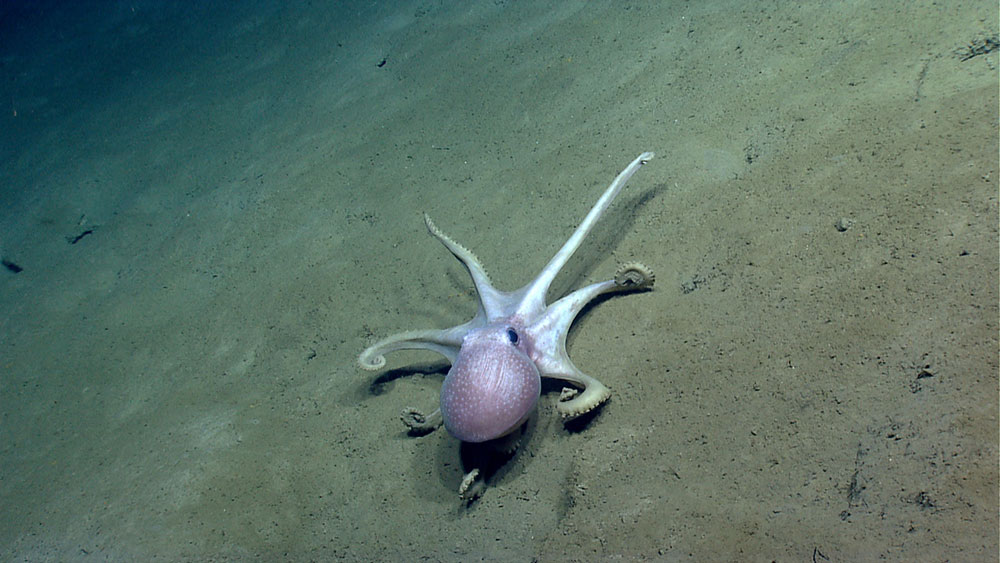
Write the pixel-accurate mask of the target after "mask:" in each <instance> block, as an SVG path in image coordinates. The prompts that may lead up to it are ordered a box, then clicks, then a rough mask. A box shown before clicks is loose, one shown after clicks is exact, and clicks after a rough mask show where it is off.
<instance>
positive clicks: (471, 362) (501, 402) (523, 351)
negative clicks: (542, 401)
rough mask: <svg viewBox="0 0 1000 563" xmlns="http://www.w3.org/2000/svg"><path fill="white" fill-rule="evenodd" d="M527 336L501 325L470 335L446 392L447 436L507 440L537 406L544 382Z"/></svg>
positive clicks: (447, 380)
mask: <svg viewBox="0 0 1000 563" xmlns="http://www.w3.org/2000/svg"><path fill="white" fill-rule="evenodd" d="M530 356H531V342H530V341H529V338H527V337H526V334H525V333H524V331H523V330H522V329H521V328H519V327H517V326H513V325H512V324H509V323H504V322H499V323H494V324H490V325H487V326H485V327H482V328H479V329H476V330H473V331H470V332H469V333H468V334H467V335H466V336H465V338H464V339H463V340H462V348H461V350H459V352H458V358H457V359H456V360H455V363H454V364H452V366H451V370H449V371H448V375H447V377H445V380H444V385H443V386H442V387H441V414H442V415H443V416H444V426H445V428H447V429H448V432H449V433H450V434H451V435H452V436H454V437H456V438H458V439H459V440H462V441H464V442H485V441H487V440H493V439H495V438H500V437H502V436H505V435H507V434H509V433H511V432H513V431H514V430H516V429H517V428H518V427H520V426H521V424H523V423H524V421H525V420H527V418H528V416H530V415H531V412H532V411H533V410H534V408H535V404H536V403H537V402H538V395H539V393H540V392H541V377H540V376H539V373H538V367H537V366H536V365H535V363H534V362H533V361H532V360H531V357H530Z"/></svg>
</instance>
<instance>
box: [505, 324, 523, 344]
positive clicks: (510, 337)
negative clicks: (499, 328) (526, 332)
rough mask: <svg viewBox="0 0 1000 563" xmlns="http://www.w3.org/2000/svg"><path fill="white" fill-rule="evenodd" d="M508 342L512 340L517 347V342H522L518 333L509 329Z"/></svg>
mask: <svg viewBox="0 0 1000 563" xmlns="http://www.w3.org/2000/svg"><path fill="white" fill-rule="evenodd" d="M507 340H510V343H511V344H513V345H515V346H517V341H518V340H520V337H519V336H518V335H517V331H516V330H514V329H513V328H508V329H507Z"/></svg>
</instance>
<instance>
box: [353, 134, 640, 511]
mask: <svg viewBox="0 0 1000 563" xmlns="http://www.w3.org/2000/svg"><path fill="white" fill-rule="evenodd" d="M652 158H653V153H651V152H644V153H642V154H640V155H639V156H638V157H636V158H635V160H633V161H632V162H631V163H629V165H628V166H627V167H625V169H624V170H622V171H621V173H619V174H618V176H617V177H616V178H615V179H614V181H613V182H611V185H610V186H608V188H607V189H606V190H605V191H604V194H603V195H601V197H600V199H598V200H597V203H596V204H594V206H593V208H591V210H590V212H589V213H587V216H586V217H585V218H584V219H583V221H582V222H581V223H580V224H579V226H577V228H576V230H575V231H574V232H573V234H572V235H571V236H570V237H569V239H568V240H567V241H566V243H565V244H563V246H562V248H560V249H559V251H558V252H556V254H555V256H553V257H552V259H551V260H549V262H548V264H546V265H545V267H544V268H542V270H541V272H540V273H539V274H538V275H537V276H536V277H535V279H534V280H532V281H531V282H529V283H528V284H527V285H525V286H524V287H522V288H521V289H518V290H516V291H511V292H506V291H501V290H499V289H497V288H495V287H494V286H493V283H492V282H491V281H490V278H489V277H488V276H487V274H486V270H485V268H483V266H482V264H481V263H480V262H479V259H478V258H476V256H475V255H473V254H472V252H470V251H469V250H468V249H466V248H465V247H463V246H462V245H460V244H458V243H457V242H455V241H454V240H452V239H451V238H450V237H448V236H447V235H446V234H444V233H443V232H442V231H441V230H440V229H439V228H438V227H437V225H435V224H434V222H433V221H431V218H430V217H429V216H428V215H427V214H424V223H425V224H426V226H427V230H428V231H430V234H431V235H433V236H434V237H435V238H437V239H438V240H439V241H441V243H442V244H444V246H445V247H446V248H447V249H448V250H449V251H451V253H452V254H453V255H455V257H456V258H458V260H459V261H460V262H461V263H462V265H463V266H464V267H465V269H466V270H467V271H468V273H469V276H470V277H471V278H472V283H473V285H474V286H475V291H476V296H477V300H478V310H477V311H476V314H475V316H474V317H473V318H472V320H470V321H468V322H466V323H463V324H460V325H458V326H454V327H451V328H447V329H424V330H411V331H407V332H402V333H399V334H395V335H393V336H389V337H387V338H384V339H382V340H379V341H378V342H375V343H374V344H372V345H371V346H369V347H368V348H367V349H365V350H364V351H363V352H362V353H361V355H360V357H359V358H358V363H359V364H360V366H361V367H362V368H363V369H365V370H370V371H376V370H380V369H382V368H383V367H385V364H386V360H385V355H386V354H387V353H389V352H393V351H396V350H403V349H425V350H432V351H434V352H437V353H439V354H441V355H442V356H444V357H445V358H446V359H447V360H448V361H449V362H450V363H451V368H450V369H449V370H448V373H447V375H446V376H445V379H444V383H443V384H442V386H441V398H440V407H439V408H438V409H436V410H434V411H433V412H431V413H430V414H427V415H425V414H423V412H421V411H418V410H416V409H412V408H409V409H406V410H405V411H404V412H403V415H402V418H403V422H404V423H405V424H406V425H407V426H408V427H409V428H410V430H411V432H414V433H427V432H431V431H433V430H435V429H436V428H438V427H439V426H441V424H442V423H443V424H444V427H445V429H446V430H447V431H448V433H449V434H451V435H452V436H454V437H455V438H457V439H458V440H461V441H462V442H466V443H472V444H479V443H490V444H495V445H496V447H497V448H498V449H503V448H506V449H508V450H513V449H516V447H517V442H516V440H517V436H518V433H519V432H520V431H521V428H522V427H523V425H524V424H525V422H526V421H527V420H528V418H529V417H530V416H531V415H532V413H533V412H534V411H535V409H536V405H537V403H538V400H539V396H540V394H541V378H543V377H544V378H552V379H556V380H560V381H562V382H564V383H565V384H567V386H566V387H564V388H563V390H562V393H561V395H560V397H559V400H558V402H557V403H556V410H557V411H558V412H559V413H560V415H561V416H562V418H563V420H564V421H571V420H574V419H577V418H578V417H580V416H582V415H585V414H587V413H590V412H591V411H593V410H594V409H596V408H598V407H599V406H601V405H602V404H604V402H605V401H607V400H608V398H609V397H610V396H611V391H610V390H609V389H608V388H607V387H606V386H605V385H604V384H602V383H601V382H600V381H598V380H597V379H596V378H594V377H591V376H589V375H587V374H585V373H583V372H582V371H580V370H579V369H578V368H577V367H576V366H575V365H574V364H573V362H572V361H571V360H570V358H569V354H568V353H567V352H566V336H567V334H568V333H569V329H570V326H571V325H572V324H573V321H574V320H575V319H576V316H577V314H579V313H580V311H581V310H582V309H583V308H584V306H586V305H587V304H588V303H590V302H591V301H592V300H593V299H594V298H595V297H597V296H599V295H602V294H605V293H610V292H621V291H637V290H645V289H649V288H652V285H653V281H654V277H653V274H652V272H651V271H650V270H649V269H648V268H646V267H645V266H643V265H642V264H640V263H638V262H632V263H627V264H624V265H623V266H622V267H621V268H620V269H619V270H618V272H617V274H616V275H615V277H614V278H612V279H609V280H606V281H601V282H597V283H593V284H590V285H588V286H586V287H583V288H580V289H577V290H576V291H573V292H571V293H570V294H568V295H566V296H564V297H562V298H560V299H558V300H557V301H555V302H554V303H551V304H547V303H546V301H547V294H548V292H549V288H550V286H551V285H552V281H553V280H554V279H555V277H556V275H557V274H558V273H559V271H560V270H561V269H562V268H563V266H565V265H566V263H567V261H569V259H570V257H571V256H572V255H573V253H574V252H576V250H577V249H578V248H579V247H580V244H581V243H582V242H583V240H584V238H586V236H587V234H588V233H590V231H591V230H592V229H593V227H594V225H595V224H596V223H597V221H598V220H599V219H600V218H601V216H602V215H603V214H604V212H605V211H606V210H607V209H608V207H609V206H610V205H611V203H612V201H614V199H615V197H616V196H617V195H618V193H619V192H620V191H621V190H622V188H623V187H624V186H625V184H626V182H628V180H629V178H631V177H632V175H633V174H635V173H636V171H638V170H639V168H640V167H642V165H643V164H645V163H646V162H648V161H649V160H650V159H652ZM479 481H480V480H479V468H473V469H472V470H471V471H469V472H467V473H466V474H465V477H464V479H463V480H462V483H461V485H460V487H459V495H460V496H461V497H462V498H464V499H469V498H475V497H476V496H478V495H479V494H480V493H481V489H482V484H481V482H479Z"/></svg>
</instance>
